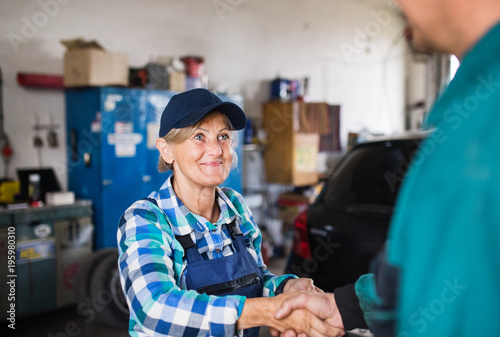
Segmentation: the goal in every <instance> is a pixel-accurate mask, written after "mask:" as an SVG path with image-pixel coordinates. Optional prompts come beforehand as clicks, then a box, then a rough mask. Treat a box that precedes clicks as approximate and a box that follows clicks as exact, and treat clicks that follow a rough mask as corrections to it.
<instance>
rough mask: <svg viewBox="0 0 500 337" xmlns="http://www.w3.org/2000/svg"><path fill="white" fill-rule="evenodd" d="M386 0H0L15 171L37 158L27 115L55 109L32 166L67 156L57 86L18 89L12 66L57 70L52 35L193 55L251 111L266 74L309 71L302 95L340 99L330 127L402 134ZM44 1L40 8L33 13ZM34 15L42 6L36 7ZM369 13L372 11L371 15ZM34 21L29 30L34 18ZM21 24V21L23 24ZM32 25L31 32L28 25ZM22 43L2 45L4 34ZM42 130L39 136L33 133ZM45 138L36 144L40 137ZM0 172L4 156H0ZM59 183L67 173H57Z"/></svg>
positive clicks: (45, 115)
mask: <svg viewBox="0 0 500 337" xmlns="http://www.w3.org/2000/svg"><path fill="white" fill-rule="evenodd" d="M386 4H387V1H385V0H377V1H375V0H366V1H362V0H358V1H354V0H309V1H307V0H274V1H269V0H253V1H250V0H148V1H137V0H100V1H97V0H85V1H84V0H38V1H28V0H16V1H2V2H0V32H1V35H0V67H1V68H2V70H3V79H4V88H3V90H4V111H5V127H6V131H7V133H8V135H9V136H10V139H11V142H12V144H13V147H14V151H15V152H14V157H13V158H12V161H11V164H10V167H9V175H10V177H14V176H15V168H16V167H26V166H36V165H38V160H37V155H36V150H35V149H34V147H33V136H34V134H35V132H34V130H33V125H34V121H35V120H34V115H35V113H37V114H38V115H39V117H40V121H41V122H42V123H44V124H47V123H48V122H49V115H50V114H51V113H53V114H54V117H55V123H57V124H59V125H61V128H60V129H59V130H57V132H58V135H59V140H60V143H61V144H62V147H60V148H58V149H49V148H48V147H47V146H45V147H44V148H43V150H42V155H43V164H44V165H46V166H54V163H56V162H57V163H62V164H64V163H65V162H66V159H65V157H66V156H65V145H64V144H65V130H64V124H65V116H64V96H63V93H62V91H57V90H42V89H26V88H23V87H20V86H19V85H18V84H17V83H16V74H17V73H18V72H33V73H53V74H62V67H63V65H62V57H63V53H64V48H63V46H62V45H61V44H60V43H59V40H61V39H69V38H74V37H84V38H87V39H97V40H98V41H100V42H101V44H102V45H103V46H105V48H107V49H108V50H111V51H119V52H124V53H127V54H128V55H129V60H130V64H131V66H142V65H144V64H145V63H146V62H147V61H148V59H149V58H150V56H159V55H166V56H182V55H186V54H197V55H203V56H205V58H206V72H207V74H208V77H209V81H210V82H212V83H221V82H226V83H228V84H229V87H230V92H232V93H241V94H243V95H244V98H245V108H246V112H247V114H248V115H250V116H251V117H258V116H260V114H261V110H260V106H261V103H262V102H263V101H265V100H266V99H267V98H268V96H269V87H268V85H269V81H270V80H272V79H273V78H274V77H275V76H276V75H277V74H281V76H283V77H287V78H303V77H305V76H308V77H309V78H310V96H311V100H312V101H327V102H329V103H332V104H341V105H342V120H341V123H342V125H341V128H342V129H341V132H342V139H343V142H344V144H345V140H346V135H347V132H348V131H359V130H360V129H361V128H362V127H366V128H369V129H370V130H372V131H379V132H385V133H391V132H394V131H398V130H401V129H402V127H403V114H404V92H405V89H404V78H405V61H404V57H403V55H404V54H405V53H406V48H405V45H404V43H403V42H402V41H401V40H400V39H399V38H398V36H400V32H401V30H402V26H403V22H402V19H401V18H400V17H399V16H398V15H396V14H395V12H394V11H393V9H392V8H390V7H387V6H386ZM44 8H45V9H44ZM44 13H45V14H44ZM374 13H378V16H377V15H375V14H374ZM37 25H38V26H37ZM29 27H31V28H32V29H31V30H30V29H28V28H29ZM33 28H34V29H33ZM15 36H17V37H18V38H20V39H22V42H20V40H17V44H16V43H15V42H13V39H14V37H15ZM41 135H42V136H45V132H44V133H42V134H41ZM45 145H46V142H45ZM0 165H1V166H0V172H3V162H2V163H1V164H0ZM57 174H58V175H59V177H60V179H61V182H62V183H63V184H64V185H65V184H66V173H65V172H63V171H59V172H57Z"/></svg>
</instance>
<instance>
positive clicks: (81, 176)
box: [66, 87, 243, 249]
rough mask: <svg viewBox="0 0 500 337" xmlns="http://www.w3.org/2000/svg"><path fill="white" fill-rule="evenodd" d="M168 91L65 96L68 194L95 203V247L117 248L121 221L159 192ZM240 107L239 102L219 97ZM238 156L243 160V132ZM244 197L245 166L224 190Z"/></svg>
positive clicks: (113, 91) (103, 91)
mask: <svg viewBox="0 0 500 337" xmlns="http://www.w3.org/2000/svg"><path fill="white" fill-rule="evenodd" d="M174 94H175V93H173V92H169V91H157V90H143V89H127V88H114V87H105V88H86V89H67V90H66V130H67V146H68V151H67V159H68V189H69V190H71V191H73V192H75V194H76V196H77V197H78V198H82V199H91V200H92V201H93V202H94V224H95V238H94V239H95V247H96V248H97V249H100V248H104V247H116V245H117V243H116V231H117V225H118V221H119V218H120V216H121V214H122V213H123V212H124V211H125V209H126V208H127V207H128V206H130V205H131V204H132V203H133V202H134V201H136V200H138V199H140V198H143V197H146V196H147V195H148V194H150V193H151V192H152V191H154V190H158V189H159V188H160V187H161V185H162V184H163V182H164V181H165V179H166V178H167V177H168V175H169V174H168V173H159V172H158V171H157V165H158V157H159V153H158V150H157V149H156V145H155V140H156V138H157V137H158V130H159V124H160V117H161V113H162V112H163V109H164V108H165V106H166V104H167V103H168V101H169V100H170V98H171V97H172V96H173V95H174ZM220 97H221V99H223V100H230V101H233V102H235V103H236V104H238V105H240V106H241V105H242V99H241V97H240V96H220ZM238 134H239V137H238V138H239V140H238V144H237V147H236V152H237V154H238V155H239V157H240V158H241V156H242V147H243V146H242V141H243V132H241V131H240V132H238ZM223 185H224V186H229V187H231V188H233V189H235V190H237V191H239V192H241V189H242V184H241V166H240V165H239V167H237V168H235V169H233V170H232V172H231V174H230V176H229V177H228V179H227V180H226V182H225V183H224V184H223Z"/></svg>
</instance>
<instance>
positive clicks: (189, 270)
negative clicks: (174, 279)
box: [175, 221, 263, 337]
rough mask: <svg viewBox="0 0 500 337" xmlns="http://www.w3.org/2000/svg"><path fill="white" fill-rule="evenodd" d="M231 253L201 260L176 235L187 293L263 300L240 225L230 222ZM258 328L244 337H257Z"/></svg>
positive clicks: (258, 272)
mask: <svg viewBox="0 0 500 337" xmlns="http://www.w3.org/2000/svg"><path fill="white" fill-rule="evenodd" d="M227 228H228V230H229V233H230V234H231V240H232V241H233V247H234V253H233V254H232V255H229V256H223V257H220V258H217V259H212V260H204V259H203V257H202V256H201V254H200V253H199V252H198V248H197V247H196V245H195V243H194V242H193V240H192V239H191V237H190V236H189V234H187V235H183V236H177V235H176V237H175V238H176V239H177V241H179V242H180V243H181V245H182V247H183V248H184V251H185V252H186V258H187V261H188V263H187V266H186V270H185V277H186V286H187V288H188V289H189V290H195V291H197V292H198V293H206V294H208V295H216V296H226V295H240V296H246V297H248V298H253V297H262V289H263V283H262V282H263V277H262V272H261V270H260V268H259V266H258V265H257V263H256V262H255V259H254V258H253V257H252V255H251V254H250V253H249V252H248V251H247V249H246V245H245V239H244V238H243V234H242V233H241V230H240V228H239V226H237V225H236V222H235V221H233V222H232V223H231V224H229V225H227ZM258 335H259V327H255V328H251V329H246V330H244V332H243V336H244V337H257V336H258Z"/></svg>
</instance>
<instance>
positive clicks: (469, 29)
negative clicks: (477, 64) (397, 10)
mask: <svg viewBox="0 0 500 337" xmlns="http://www.w3.org/2000/svg"><path fill="white" fill-rule="evenodd" d="M396 2H397V3H398V4H399V5H400V6H401V8H402V10H403V12H404V13H405V15H406V17H407V20H408V24H409V25H410V28H411V31H412V38H413V43H414V45H415V47H417V48H418V49H421V50H425V51H437V52H442V53H449V54H455V55H457V56H458V57H461V56H462V55H463V54H464V53H465V52H466V51H467V50H468V49H469V48H470V47H472V46H473V45H474V44H475V43H476V42H477V40H478V39H479V38H480V37H481V36H482V35H483V34H485V33H486V32H487V30H489V29H490V28H491V27H492V26H493V25H494V24H496V23H497V22H498V21H499V20H500V1H498V0H396Z"/></svg>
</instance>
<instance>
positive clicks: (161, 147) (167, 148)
mask: <svg viewBox="0 0 500 337" xmlns="http://www.w3.org/2000/svg"><path fill="white" fill-rule="evenodd" d="M156 148H157V149H158V151H160V155H161V157H162V158H163V160H164V161H165V162H166V163H167V164H171V163H172V162H173V161H174V157H173V156H172V148H171V145H169V144H168V143H167V142H166V140H165V139H163V138H157V139H156Z"/></svg>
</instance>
